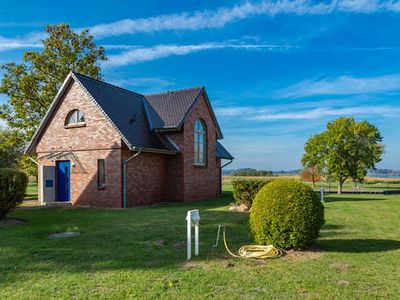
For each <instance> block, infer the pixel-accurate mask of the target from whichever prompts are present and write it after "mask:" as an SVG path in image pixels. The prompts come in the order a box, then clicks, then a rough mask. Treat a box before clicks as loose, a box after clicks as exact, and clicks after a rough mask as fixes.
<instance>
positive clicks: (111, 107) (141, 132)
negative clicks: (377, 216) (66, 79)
mask: <svg viewBox="0 0 400 300" xmlns="http://www.w3.org/2000/svg"><path fill="white" fill-rule="evenodd" d="M74 75H75V77H76V78H77V79H78V81H79V82H80V83H81V84H82V86H83V87H84V88H85V89H86V90H87V91H88V92H89V94H90V95H91V96H92V97H93V98H94V100H95V101H96V102H97V104H98V105H99V106H100V108H101V109H102V110H103V111H104V113H105V114H106V116H107V117H108V118H109V119H110V120H109V121H110V122H111V123H113V124H114V125H115V127H116V128H117V129H118V130H119V131H120V133H121V134H122V136H123V137H125V139H126V140H127V141H125V142H126V143H128V146H129V147H130V148H132V147H138V148H154V149H162V150H172V149H169V148H168V147H167V145H166V144H165V143H164V141H163V140H161V139H160V137H159V136H158V135H157V133H155V132H154V131H151V130H150V128H149V124H148V122H147V118H146V113H145V111H144V102H145V101H146V100H145V99H144V97H143V95H140V94H137V93H134V92H130V91H128V90H125V89H122V88H119V87H116V86H113V85H111V84H108V83H105V82H103V81H99V80H95V79H92V78H90V77H87V76H84V75H81V74H77V73H74Z"/></svg>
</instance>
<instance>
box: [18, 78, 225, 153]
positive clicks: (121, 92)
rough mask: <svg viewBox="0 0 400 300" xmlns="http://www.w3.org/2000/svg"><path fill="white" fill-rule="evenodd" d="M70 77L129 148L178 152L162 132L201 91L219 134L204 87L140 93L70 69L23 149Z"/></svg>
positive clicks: (177, 123) (36, 137) (174, 124)
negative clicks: (151, 93)
mask: <svg viewBox="0 0 400 300" xmlns="http://www.w3.org/2000/svg"><path fill="white" fill-rule="evenodd" d="M72 81H75V82H76V83H77V84H79V85H80V86H81V88H82V89H83V90H84V91H85V92H86V93H87V95H88V96H89V98H90V99H91V100H93V102H94V103H95V105H96V106H97V107H98V108H99V109H100V111H101V112H102V113H103V115H104V116H105V117H106V119H107V120H108V121H109V123H110V124H111V125H112V126H113V127H114V129H115V130H116V131H117V132H118V133H119V135H120V136H121V139H122V140H123V141H124V143H125V144H126V145H127V146H128V147H129V149H131V150H137V149H139V148H140V149H142V150H143V151H152V152H159V153H166V154H175V153H177V152H179V149H178V148H177V146H176V145H175V144H174V143H173V142H172V141H171V140H170V139H169V138H168V136H166V135H163V134H162V132H164V131H168V130H176V129H180V128H181V127H182V124H183V123H184V121H185V119H186V117H187V115H188V114H189V113H190V111H191V108H192V107H193V106H194V105H195V104H196V102H197V101H198V99H199V98H200V97H199V96H200V95H201V94H203V95H204V98H205V100H206V102H207V104H208V106H209V109H210V112H211V115H212V117H213V119H214V122H215V124H216V128H217V136H218V138H222V133H221V130H220V128H219V125H218V122H217V120H216V118H215V115H214V112H213V110H212V108H211V105H210V102H209V99H208V96H207V94H206V92H205V90H204V87H197V88H190V89H184V90H178V91H170V92H166V93H160V94H153V95H146V96H143V95H141V94H138V93H134V92H131V91H128V90H126V89H123V88H119V87H116V86H114V85H111V84H108V83H105V82H103V81H100V80H96V79H93V78H90V77H87V76H84V75H81V74H78V73H74V72H71V73H70V74H69V75H68V76H67V78H66V79H65V81H64V83H63V85H62V86H61V88H60V90H59V91H58V93H57V95H56V97H55V98H54V100H53V102H52V103H51V105H50V107H49V109H48V111H47V113H46V115H45V117H44V118H43V120H42V121H41V123H40V125H39V127H38V129H37V130H36V132H35V134H34V135H33V138H32V140H31V142H30V143H29V145H28V146H27V148H26V151H25V152H26V153H32V152H33V151H34V148H35V146H36V144H37V142H38V140H39V138H40V136H41V134H42V132H43V130H44V129H45V128H46V125H47V123H48V122H49V121H50V119H51V118H50V117H51V115H52V114H53V113H54V112H55V111H56V109H57V107H58V104H59V102H60V101H61V100H62V98H63V96H64V94H65V92H66V91H67V90H68V87H69V86H70V84H71V82H72ZM218 145H220V144H219V143H217V154H218V153H221V155H222V156H221V158H226V157H229V158H228V159H230V157H232V156H231V155H230V154H229V152H227V151H226V149H225V148H223V147H222V145H220V146H218ZM221 147H222V149H223V150H225V151H221V150H219V151H220V152H218V149H221ZM223 156H224V157H223ZM232 158H233V157H232Z"/></svg>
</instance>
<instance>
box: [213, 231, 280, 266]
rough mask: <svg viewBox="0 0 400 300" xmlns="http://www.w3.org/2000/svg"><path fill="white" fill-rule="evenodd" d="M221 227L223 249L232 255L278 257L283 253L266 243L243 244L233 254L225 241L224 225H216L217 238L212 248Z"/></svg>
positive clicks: (216, 243)
mask: <svg viewBox="0 0 400 300" xmlns="http://www.w3.org/2000/svg"><path fill="white" fill-rule="evenodd" d="M221 228H222V236H223V238H224V245H225V249H226V251H227V252H228V253H229V254H230V255H231V256H233V257H237V258H256V259H267V258H278V257H281V256H282V254H283V251H282V250H281V249H279V248H276V247H274V246H273V245H266V246H263V245H245V246H242V247H240V249H239V251H238V254H235V253H233V252H232V251H231V250H229V248H228V245H227V243H226V235H225V225H219V226H218V234H217V240H216V242H215V245H214V246H213V248H215V247H217V246H218V240H219V235H220V229H221Z"/></svg>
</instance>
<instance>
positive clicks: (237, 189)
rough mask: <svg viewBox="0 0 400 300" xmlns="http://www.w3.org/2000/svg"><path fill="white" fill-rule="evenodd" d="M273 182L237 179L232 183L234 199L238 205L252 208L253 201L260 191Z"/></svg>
mask: <svg viewBox="0 0 400 300" xmlns="http://www.w3.org/2000/svg"><path fill="white" fill-rule="evenodd" d="M273 180H274V179H272V180H265V179H264V180H262V179H236V180H234V181H232V186H233V197H234V198H235V202H236V204H237V205H240V204H245V205H246V206H247V207H248V208H251V206H252V204H253V199H254V197H255V196H256V195H257V193H258V191H259V190H260V189H261V188H262V187H263V186H264V185H266V184H267V183H269V182H271V181H273Z"/></svg>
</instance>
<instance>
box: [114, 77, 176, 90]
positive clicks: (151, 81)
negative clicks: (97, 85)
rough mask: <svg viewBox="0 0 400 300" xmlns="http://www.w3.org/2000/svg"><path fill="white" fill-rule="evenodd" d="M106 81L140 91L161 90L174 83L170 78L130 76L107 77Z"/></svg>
mask: <svg viewBox="0 0 400 300" xmlns="http://www.w3.org/2000/svg"><path fill="white" fill-rule="evenodd" d="M107 81H108V82H110V83H112V84H114V85H116V86H121V87H124V88H127V89H137V91H138V92H140V93H153V92H161V91H163V90H165V89H166V88H167V87H170V86H172V85H174V84H175V82H173V81H171V80H166V79H163V78H158V77H130V78H123V79H108V80H107Z"/></svg>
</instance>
